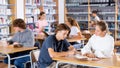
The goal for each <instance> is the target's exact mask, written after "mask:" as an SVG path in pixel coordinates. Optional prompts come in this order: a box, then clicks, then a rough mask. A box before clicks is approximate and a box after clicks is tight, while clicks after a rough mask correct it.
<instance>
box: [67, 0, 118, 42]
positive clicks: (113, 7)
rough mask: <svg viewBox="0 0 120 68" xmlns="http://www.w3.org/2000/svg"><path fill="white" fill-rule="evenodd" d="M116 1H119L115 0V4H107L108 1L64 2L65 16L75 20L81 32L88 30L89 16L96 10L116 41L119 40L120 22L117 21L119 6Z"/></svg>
mask: <svg viewBox="0 0 120 68" xmlns="http://www.w3.org/2000/svg"><path fill="white" fill-rule="evenodd" d="M118 1H119V0H115V2H109V0H81V1H77V0H66V1H65V3H66V4H65V15H66V14H67V15H68V16H71V17H73V18H75V19H76V20H77V21H78V23H79V25H80V27H81V29H82V30H86V29H88V30H89V29H90V27H89V25H90V24H89V23H90V21H91V20H92V18H91V16H90V14H91V12H92V11H93V10H98V14H99V15H100V16H101V17H102V18H101V17H100V18H101V19H103V20H104V21H106V22H107V24H108V27H109V30H110V32H111V33H112V36H113V37H114V38H115V40H116V39H118V38H120V31H119V29H120V21H119V20H118V16H119V17H120V6H119V5H118V3H119V2H118ZM78 8H79V10H78ZM81 8H84V9H81ZM106 9H107V10H106ZM118 11H119V12H118ZM83 24H84V25H85V26H83Z"/></svg>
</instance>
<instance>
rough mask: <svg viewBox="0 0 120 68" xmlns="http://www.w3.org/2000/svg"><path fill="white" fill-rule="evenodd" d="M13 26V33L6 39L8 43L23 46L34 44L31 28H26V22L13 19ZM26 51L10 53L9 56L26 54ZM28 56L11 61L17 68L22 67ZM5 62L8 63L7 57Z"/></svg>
mask: <svg viewBox="0 0 120 68" xmlns="http://www.w3.org/2000/svg"><path fill="white" fill-rule="evenodd" d="M12 25H13V28H14V30H15V32H16V33H15V35H14V36H13V37H12V39H11V40H9V41H8V44H12V45H13V46H23V47H33V46H34V35H33V33H32V31H31V30H29V29H27V28H26V24H25V22H24V20H22V19H15V20H14V21H13V24H12ZM26 53H27V51H26V52H21V53H15V54H10V57H16V56H21V55H24V54H26ZM29 60H30V58H29V57H24V58H19V59H15V60H13V61H11V62H12V64H14V65H15V66H16V67H17V68H24V64H23V63H25V62H27V61H29ZM4 62H5V63H8V61H7V58H6V59H5V60H4Z"/></svg>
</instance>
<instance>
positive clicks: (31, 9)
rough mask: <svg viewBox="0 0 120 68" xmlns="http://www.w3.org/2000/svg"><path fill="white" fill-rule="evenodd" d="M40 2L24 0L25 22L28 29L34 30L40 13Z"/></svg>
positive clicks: (39, 0)
mask: <svg viewBox="0 0 120 68" xmlns="http://www.w3.org/2000/svg"><path fill="white" fill-rule="evenodd" d="M40 6H41V0H25V22H26V24H27V26H28V28H30V29H32V30H33V29H34V24H35V22H36V21H37V19H38V18H37V17H38V14H39V13H40V8H39V7H40Z"/></svg>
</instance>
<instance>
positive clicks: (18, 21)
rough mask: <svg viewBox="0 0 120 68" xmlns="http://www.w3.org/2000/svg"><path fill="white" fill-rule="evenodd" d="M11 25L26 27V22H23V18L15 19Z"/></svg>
mask: <svg viewBox="0 0 120 68" xmlns="http://www.w3.org/2000/svg"><path fill="white" fill-rule="evenodd" d="M13 27H19V28H22V29H26V24H25V22H24V20H23V19H20V18H19V19H15V20H14V21H13Z"/></svg>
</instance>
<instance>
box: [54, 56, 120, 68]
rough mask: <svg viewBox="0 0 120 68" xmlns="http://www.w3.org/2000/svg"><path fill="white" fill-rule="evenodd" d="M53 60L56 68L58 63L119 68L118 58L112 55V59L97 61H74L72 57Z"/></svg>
mask: <svg viewBox="0 0 120 68" xmlns="http://www.w3.org/2000/svg"><path fill="white" fill-rule="evenodd" d="M53 60H57V61H58V62H57V64H56V68H58V64H59V63H69V64H77V65H86V66H93V67H100V68H101V67H103V68H120V56H118V55H114V56H113V57H112V58H107V59H101V60H98V61H90V60H89V61H83V60H79V59H76V58H74V57H56V58H53Z"/></svg>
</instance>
